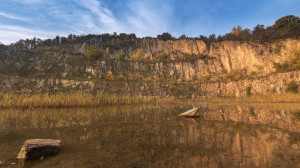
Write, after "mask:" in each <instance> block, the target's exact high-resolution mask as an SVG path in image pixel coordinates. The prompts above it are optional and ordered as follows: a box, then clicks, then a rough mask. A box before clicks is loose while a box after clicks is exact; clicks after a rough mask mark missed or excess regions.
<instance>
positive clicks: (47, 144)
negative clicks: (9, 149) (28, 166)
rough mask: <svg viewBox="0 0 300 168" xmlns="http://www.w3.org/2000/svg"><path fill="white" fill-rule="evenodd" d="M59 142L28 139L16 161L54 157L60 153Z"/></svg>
mask: <svg viewBox="0 0 300 168" xmlns="http://www.w3.org/2000/svg"><path fill="white" fill-rule="evenodd" d="M60 142H61V141H60V140H54V139H30V140H27V141H26V142H25V143H24V145H23V146H22V148H21V151H20V152H19V154H18V156H17V158H18V159H27V160H32V159H40V158H41V157H46V156H50V155H55V154H57V153H58V152H59V151H60V149H61V148H60Z"/></svg>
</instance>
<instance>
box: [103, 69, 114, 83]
mask: <svg viewBox="0 0 300 168" xmlns="http://www.w3.org/2000/svg"><path fill="white" fill-rule="evenodd" d="M104 79H106V80H111V81H112V80H114V79H115V76H114V75H113V73H112V72H111V71H108V72H107V73H106V75H105V77H104Z"/></svg>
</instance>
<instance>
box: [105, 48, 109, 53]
mask: <svg viewBox="0 0 300 168" xmlns="http://www.w3.org/2000/svg"><path fill="white" fill-rule="evenodd" d="M105 52H106V55H109V52H110V50H109V47H106V49H105Z"/></svg>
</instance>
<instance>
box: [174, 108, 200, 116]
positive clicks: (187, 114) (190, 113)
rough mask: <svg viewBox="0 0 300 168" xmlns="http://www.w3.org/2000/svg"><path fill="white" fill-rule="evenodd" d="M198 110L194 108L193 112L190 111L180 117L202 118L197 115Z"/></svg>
mask: <svg viewBox="0 0 300 168" xmlns="http://www.w3.org/2000/svg"><path fill="white" fill-rule="evenodd" d="M197 111H198V108H193V109H191V110H188V111H186V112H184V113H182V114H180V115H179V116H180V117H200V115H199V113H197Z"/></svg>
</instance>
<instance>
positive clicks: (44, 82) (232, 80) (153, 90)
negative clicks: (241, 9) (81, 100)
mask: <svg viewBox="0 0 300 168" xmlns="http://www.w3.org/2000/svg"><path fill="white" fill-rule="evenodd" d="M90 45H94V46H95V47H96V48H103V49H105V48H110V51H109V52H108V53H106V54H104V55H103V57H101V58H99V59H98V60H93V61H88V60H87V59H86V58H85V56H84V53H85V50H86V48H87V46H90ZM138 49H140V50H141V56H142V60H140V61H133V60H131V59H130V57H131V56H132V55H134V54H136V52H137V50H138ZM297 49H300V40H296V39H285V40H282V41H278V42H274V43H264V44H256V43H250V42H237V41H223V42H218V43H212V44H211V45H210V47H209V48H208V47H207V45H206V44H205V43H204V42H203V41H201V40H197V39H178V40H168V41H163V40H159V39H154V38H141V39H140V38H136V39H127V40H126V39H125V40H124V39H119V38H109V39H104V38H91V39H88V40H85V41H84V42H81V43H74V44H64V45H59V47H58V49H52V48H51V47H50V49H49V48H46V49H45V47H44V48H43V50H37V49H27V50H17V49H13V48H10V47H7V46H3V45H2V46H1V47H0V77H1V78H2V80H1V81H0V85H1V90H2V91H4V90H5V91H7V90H27V89H29V90H31V91H38V90H39V91H42V90H51V89H56V90H64V89H65V88H68V87H70V86H71V88H73V89H79V90H85V91H95V90H96V91H99V92H111V91H109V90H111V89H107V88H106V87H105V86H104V85H107V86H108V85H109V86H110V87H111V88H114V89H112V90H114V91H112V92H119V90H121V93H124V94H128V93H133V91H132V90H136V91H134V93H137V94H139V95H160V96H173V95H180V96H187V95H189V96H192V95H194V96H199V97H200V96H224V95H227V96H244V95H245V87H247V86H251V87H252V92H253V93H254V94H259V93H269V92H279V93H280V92H285V85H286V84H287V83H288V82H290V81H292V80H294V81H296V82H297V83H298V84H299V81H300V77H299V71H294V72H286V73H279V74H278V73H274V72H275V68H274V65H273V64H274V63H283V62H285V61H290V59H291V58H292V52H293V51H294V50H297ZM120 55H122V56H123V57H124V58H122V59H120ZM162 55H163V56H164V57H162V58H161V59H157V57H160V56H162ZM164 59H165V60H164ZM108 72H111V74H110V75H111V76H107V75H108ZM236 74H237V75H236ZM234 75H236V76H238V77H237V78H236V77H234ZM232 76H233V77H232ZM53 81H54V82H53ZM29 83H32V84H33V85H34V86H36V87H34V88H33V87H27V86H26V85H28V84H29ZM67 83H69V84H67ZM129 86H132V88H131V89H130V87H129ZM118 87H121V88H118ZM124 87H125V88H124ZM127 87H129V88H127ZM184 87H187V88H190V89H187V88H184ZM26 88H27V89H26ZM84 88H85V89H84ZM174 88H175V89H174Z"/></svg>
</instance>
